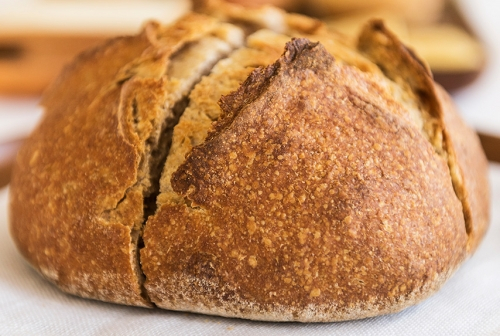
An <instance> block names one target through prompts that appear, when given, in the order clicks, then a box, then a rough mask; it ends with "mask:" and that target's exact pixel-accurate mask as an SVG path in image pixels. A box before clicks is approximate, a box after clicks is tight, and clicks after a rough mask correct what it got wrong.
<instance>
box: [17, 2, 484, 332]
mask: <svg viewBox="0 0 500 336" xmlns="http://www.w3.org/2000/svg"><path fill="white" fill-rule="evenodd" d="M196 6H197V8H198V10H201V11H204V12H205V13H206V14H195V13H191V14H188V15H187V16H185V17H184V18H182V19H180V20H179V21H178V22H176V23H174V24H173V25H171V26H167V27H164V26H162V25H160V24H158V23H154V22H151V23H149V24H147V25H146V26H145V28H144V30H143V31H142V32H141V33H140V34H138V35H137V36H131V37H122V38H117V39H114V40H111V41H109V42H108V43H107V44H105V45H103V46H101V47H99V48H97V49H94V50H91V51H88V52H86V53H84V54H82V55H80V56H79V57H78V58H77V59H76V60H75V61H74V62H73V63H72V64H71V65H69V66H68V67H66V69H65V70H64V72H63V73H62V74H61V75H60V77H59V78H58V80H57V81H56V82H55V83H53V84H52V86H51V87H50V88H49V89H48V91H47V92H46V94H45V96H44V99H43V106H44V107H45V115H44V118H43V120H42V122H41V123H40V125H39V126H38V128H37V129H36V130H35V131H34V133H33V134H32V135H31V136H30V138H29V139H28V140H27V141H26V142H25V144H24V145H23V147H22V149H21V151H20V153H19V155H18V158H17V161H16V164H15V169H14V174H13V180H12V184H11V189H10V190H11V196H10V206H11V211H10V212H11V222H10V230H11V233H12V236H13V238H14V240H15V242H16V244H17V246H18V248H19V250H20V251H21V252H22V254H23V255H24V257H25V258H26V259H27V260H28V261H29V262H30V263H31V265H33V267H34V268H35V269H37V270H38V271H39V272H40V273H41V274H42V275H43V276H44V277H45V278H47V279H48V280H50V281H52V282H53V283H55V284H56V285H58V286H59V287H60V288H61V289H62V290H64V291H66V292H68V293H72V294H75V295H79V296H82V297H88V298H94V299H98V300H103V301H109V302H116V303H121V304H127V305H136V306H144V307H152V306H154V305H156V306H158V307H160V308H166V309H173V310H183V311H193V312H199V313H206V314H215V315H221V316H228V317H240V318H248V319H256V320H269V321H302V322H320V321H340V320H349V319H358V318H364V317H369V316H376V315H380V314H386V313H391V312H396V311H399V310H401V309H403V308H405V307H407V306H409V305H412V304H415V303H417V302H419V301H421V300H423V299H424V298H426V297H428V296H429V295H431V294H433V293H434V292H435V291H436V290H438V289H439V287H440V286H441V285H442V284H443V283H444V282H445V281H446V280H447V279H448V278H449V277H450V276H451V275H452V274H453V272H454V271H455V270H456V269H457V267H458V266H459V265H460V264H461V263H462V262H463V261H464V260H465V259H466V258H467V257H468V256H469V255H470V254H471V253H472V252H473V251H474V250H475V248H476V247H477V245H478V244H479V242H480V241H481V239H482V237H483V235H484V233H485V231H486V228H487V225H488V215H489V213H488V205H489V194H488V181H487V163H486V160H485V158H484V154H483V152H482V150H481V148H480V145H479V142H478V140H477V137H476V136H475V134H474V133H473V131H472V130H470V129H469V128H468V127H467V126H466V125H465V124H464V123H463V122H462V120H461V119H460V118H459V116H458V115H457V113H456V112H455V108H454V106H453V104H452V103H451V101H450V100H449V97H448V96H447V94H446V93H445V92H444V91H443V90H442V89H440V88H438V87H437V86H436V85H435V84H434V83H433V81H432V78H431V76H430V74H429V73H428V71H427V69H426V66H425V64H423V63H422V62H421V61H419V60H418V58H417V57H416V56H415V55H413V53H412V52H411V51H409V50H408V49H406V48H405V47H404V46H403V45H402V44H401V43H400V42H399V41H398V40H397V38H395V37H394V36H393V35H392V34H391V33H390V32H388V31H387V30H385V28H384V27H383V25H382V24H381V23H380V22H378V23H377V22H375V23H372V24H370V25H368V26H367V28H366V29H365V31H364V33H362V36H361V38H360V41H359V44H358V45H357V46H353V45H350V44H349V42H347V41H345V40H344V39H343V38H342V37H341V36H340V35H337V34H336V33H333V32H329V31H328V30H327V29H326V28H325V27H324V26H323V25H322V24H321V23H319V22H318V21H316V20H313V19H310V18H307V17H303V16H299V15H294V14H293V15H292V14H286V13H284V12H282V11H281V10H278V9H275V8H272V7H265V8H263V9H252V10H246V9H243V8H242V7H239V6H237V5H230V4H224V5H222V4H221V3H219V2H218V1H216V0H211V1H197V3H196ZM214 8H217V9H214Z"/></svg>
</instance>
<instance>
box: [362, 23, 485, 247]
mask: <svg viewBox="0 0 500 336" xmlns="http://www.w3.org/2000/svg"><path fill="white" fill-rule="evenodd" d="M358 48H359V49H360V51H361V52H363V53H364V54H365V55H367V56H368V57H369V58H371V59H372V60H373V61H374V62H375V63H376V64H377V65H379V66H380V67H381V68H382V69H383V71H384V73H385V74H386V75H387V77H389V78H390V79H392V80H394V81H395V82H397V83H399V84H400V85H403V86H406V87H408V90H411V91H413V92H414V96H415V97H417V98H418V100H419V101H420V103H421V110H422V119H423V120H424V127H423V130H424V132H425V133H426V134H427V137H428V139H429V141H430V143H431V144H432V145H433V147H434V148H435V150H436V152H437V153H438V154H439V155H441V156H442V157H443V158H444V159H445V160H446V161H447V163H448V167H449V172H450V179H451V181H452V183H453V188H454V190H455V193H456V197H457V198H458V199H459V200H460V202H461V203H462V211H463V215H464V220H465V230H466V232H467V234H468V236H469V241H468V246H467V250H468V254H469V255H471V254H472V253H473V252H474V251H475V249H476V248H477V246H478V244H479V242H480V241H481V239H482V237H483V236H484V234H485V232H486V230H487V228H488V226H489V210H487V209H486V207H487V206H488V205H487V204H489V197H490V196H489V185H488V181H487V178H486V177H485V176H487V174H488V172H487V170H488V166H487V160H486V157H485V155H484V152H483V151H482V150H481V149H480V148H481V146H480V142H479V139H478V137H477V135H476V134H475V132H474V131H473V130H471V129H470V128H469V127H467V125H465V123H464V122H463V121H462V120H461V119H460V117H459V116H458V115H457V113H456V107H455V106H453V104H452V103H451V100H450V98H449V97H448V96H447V94H445V93H444V90H443V89H442V88H440V87H439V86H438V85H437V84H435V83H434V81H433V80H432V74H431V72H430V70H429V68H428V66H427V65H426V64H425V63H424V62H423V61H422V60H420V59H419V58H418V57H417V56H416V55H415V54H414V52H413V51H412V50H411V49H409V48H407V47H405V46H404V45H403V44H402V43H401V42H400V41H399V40H398V38H397V37H396V36H394V34H392V33H391V32H390V31H389V30H388V29H387V28H386V27H385V26H384V24H383V23H382V22H381V21H373V22H371V23H369V24H368V25H367V26H366V27H365V29H364V31H363V32H362V33H361V35H360V38H359V44H358ZM465 139H467V140H465ZM466 141H467V142H468V143H467V144H465V142H466Z"/></svg>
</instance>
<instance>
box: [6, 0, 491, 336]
mask: <svg viewBox="0 0 500 336" xmlns="http://www.w3.org/2000/svg"><path fill="white" fill-rule="evenodd" d="M2 1H4V0H2ZM461 2H463V3H464V5H465V8H466V11H467V13H468V15H469V16H470V18H471V20H472V21H473V22H472V23H473V25H475V26H476V27H477V29H478V31H479V33H480V35H481V36H482V37H483V38H484V42H485V43H486V45H487V47H488V51H489V59H488V61H489V63H488V65H487V67H486V70H485V73H484V75H483V76H482V77H481V78H480V79H479V80H478V81H477V82H476V83H474V84H473V85H472V86H470V87H468V88H466V89H464V90H462V91H461V92H459V93H457V94H455V100H456V102H457V104H458V106H459V108H460V109H461V110H462V112H463V115H464V117H465V119H466V120H467V121H468V122H469V123H470V124H472V125H473V126H475V127H477V128H479V129H481V130H487V131H490V132H495V133H496V134H499V135H500V110H499V106H500V94H499V92H500V44H499V43H500V20H498V15H499V14H500V1H498V0H463V1H461ZM32 105H33V102H32V101H25V100H22V99H19V100H8V101H6V100H5V99H4V100H2V99H0V117H1V116H2V113H16V111H19V112H23V111H24V110H26V109H28V110H31V111H32V113H33V115H34V116H35V117H36V116H38V112H37V110H36V108H35V107H34V106H32ZM27 106H28V107H27ZM29 106H32V107H29ZM6 120H8V119H7V118H3V119H2V120H0V125H1V126H2V127H3V129H5V130H8V131H9V132H11V133H15V132H13V130H12V129H11V128H13V129H17V130H18V132H19V133H21V134H24V132H26V130H25V127H24V126H23V127H21V126H22V125H20V126H15V125H14V124H15V123H14V124H13V125H14V126H11V127H9V126H8V125H7V122H6ZM16 120H18V119H16ZM21 124H24V123H21ZM0 130H1V129H0ZM6 132H7V131H5V133H3V135H4V137H6V134H7V133H6ZM0 133H2V132H0ZM11 133H9V134H11ZM490 177H491V191H492V218H491V227H490V229H489V231H488V233H487V235H486V238H485V240H484V242H483V244H482V245H481V246H480V247H479V249H478V251H477V252H476V254H475V255H474V256H473V257H472V258H471V259H470V260H468V261H467V262H466V263H465V264H464V265H463V266H462V267H461V268H460V269H459V270H458V271H457V273H456V274H455V275H454V276H453V277H452V278H451V279H450V280H449V281H448V282H447V283H446V284H445V286H444V287H443V288H442V289H441V290H440V291H439V292H438V293H437V294H436V295H434V296H433V297H431V298H429V299H428V300H426V301H424V302H422V303H421V304H419V305H417V306H414V307H411V308H408V309H406V310H405V311H403V312H401V313H398V314H394V315H388V316H382V317H377V318H371V319H365V320H360V321H351V322H342V323H327V324H299V323H266V322H252V321H245V320H239V319H226V318H219V317H211V316H204V315H197V314H189V313H179V312H170V311H164V310H160V309H155V310H151V309H143V308H134V307H125V306H120V305H114V304H108V303H102V302H97V301H92V300H85V299H81V298H78V297H74V296H70V295H67V294H64V293H62V292H61V291H59V290H58V289H57V288H56V287H54V286H53V285H51V284H50V283H48V282H47V281H45V280H43V279H42V278H41V277H40V276H39V275H38V274H37V273H36V272H35V271H34V270H33V269H31V267H30V266H28V264H27V263H26V262H25V261H24V260H23V258H22V257H21V256H20V254H19V253H18V252H17V250H16V248H15V246H14V244H13V242H12V239H11V238H10V235H9V232H8V223H7V220H8V219H7V218H8V216H7V202H8V200H7V193H8V191H7V189H3V190H0V335H193V336H194V335H238V336H240V335H252V336H259V335H266V336H268V335H270V336H272V335H291V336H293V335H305V336H307V335H356V336H362V335H398V336H399V335H500V207H499V206H497V205H498V204H500V165H497V164H492V165H490Z"/></svg>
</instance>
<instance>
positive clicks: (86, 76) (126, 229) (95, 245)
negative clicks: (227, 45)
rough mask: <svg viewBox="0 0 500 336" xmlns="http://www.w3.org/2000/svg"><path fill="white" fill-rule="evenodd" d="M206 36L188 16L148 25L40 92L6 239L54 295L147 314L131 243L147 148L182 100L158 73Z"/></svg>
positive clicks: (86, 57) (148, 188)
mask: <svg viewBox="0 0 500 336" xmlns="http://www.w3.org/2000/svg"><path fill="white" fill-rule="evenodd" d="M216 28H217V23H216V22H215V20H214V19H213V18H209V17H206V16H201V15H197V14H190V15H188V16H186V17H185V18H183V19H182V20H180V21H179V22H178V23H177V24H175V25H173V26H171V27H167V28H164V27H161V26H160V25H159V24H156V23H150V24H148V25H147V26H146V27H145V29H144V31H143V32H142V33H141V34H139V35H138V36H135V37H125V38H121V39H116V40H113V41H111V42H109V43H107V44H106V45H104V46H102V47H100V48H98V49H96V50H93V51H91V52H88V53H85V54H83V55H81V56H80V57H79V58H78V59H77V60H76V62H75V63H73V64H72V65H70V66H69V67H68V68H67V69H66V70H65V72H64V73H63V74H62V75H61V76H60V78H59V79H58V80H57V81H56V83H55V84H53V85H52V87H51V88H50V89H49V90H48V92H47V93H46V95H45V97H44V101H43V105H44V107H45V110H46V113H45V117H44V119H43V120H42V122H41V124H40V126H39V127H38V128H37V129H36V130H35V132H34V133H33V134H32V136H31V137H30V139H29V140H27V141H26V143H25V144H24V146H23V148H22V149H21V150H20V153H19V156H18V159H17V162H16V168H15V173H14V175H13V180H12V188H11V209H12V213H13V214H16V215H14V216H12V221H11V232H12V235H13V237H14V239H15V241H16V243H17V245H18V246H19V249H20V250H21V252H22V253H23V255H24V256H25V257H26V258H27V259H28V260H29V261H30V262H31V264H32V265H33V266H34V267H35V268H36V269H37V270H38V271H40V272H41V274H42V275H44V276H45V277H47V278H48V279H49V280H51V281H53V282H55V283H56V284H57V285H58V286H60V287H61V288H62V289H63V290H65V291H67V292H69V293H73V294H77V295H80V296H84V297H91V298H96V299H99V300H104V301H112V302H118V303H123V304H130V305H138V306H151V304H150V303H149V302H148V300H147V297H146V296H145V294H144V292H143V291H142V288H141V282H142V279H141V277H142V274H141V271H140V266H139V262H138V260H137V253H138V251H137V244H138V239H139V234H140V230H141V227H142V224H143V222H144V206H145V205H144V203H145V201H144V199H145V198H146V197H147V196H148V195H149V194H151V192H152V185H151V184H152V183H151V181H150V176H149V174H150V172H151V169H152V168H151V167H150V166H151V163H152V161H153V160H154V158H152V151H153V144H155V143H156V144H158V142H159V133H160V127H161V124H162V123H164V120H167V121H168V119H173V118H174V116H173V115H172V111H171V110H172V108H173V105H174V104H175V102H176V101H178V100H180V99H182V90H178V89H177V87H178V86H179V83H181V84H182V81H181V79H179V78H173V77H172V78H166V74H167V68H168V65H169V62H170V58H171V56H172V55H175V53H176V52H177V51H179V50H180V49H181V48H182V47H183V46H184V45H186V44H187V43H189V42H192V41H195V40H197V39H200V38H201V37H203V36H204V35H207V34H209V33H211V32H212V31H214V30H215V29H216ZM214 61H215V60H214ZM191 85H192V84H191ZM189 89H190V87H189V86H188V87H185V88H183V90H184V91H186V90H189ZM184 94H185V93H184ZM167 124H168V122H167ZM170 127H172V125H170ZM165 131H168V130H165Z"/></svg>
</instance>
